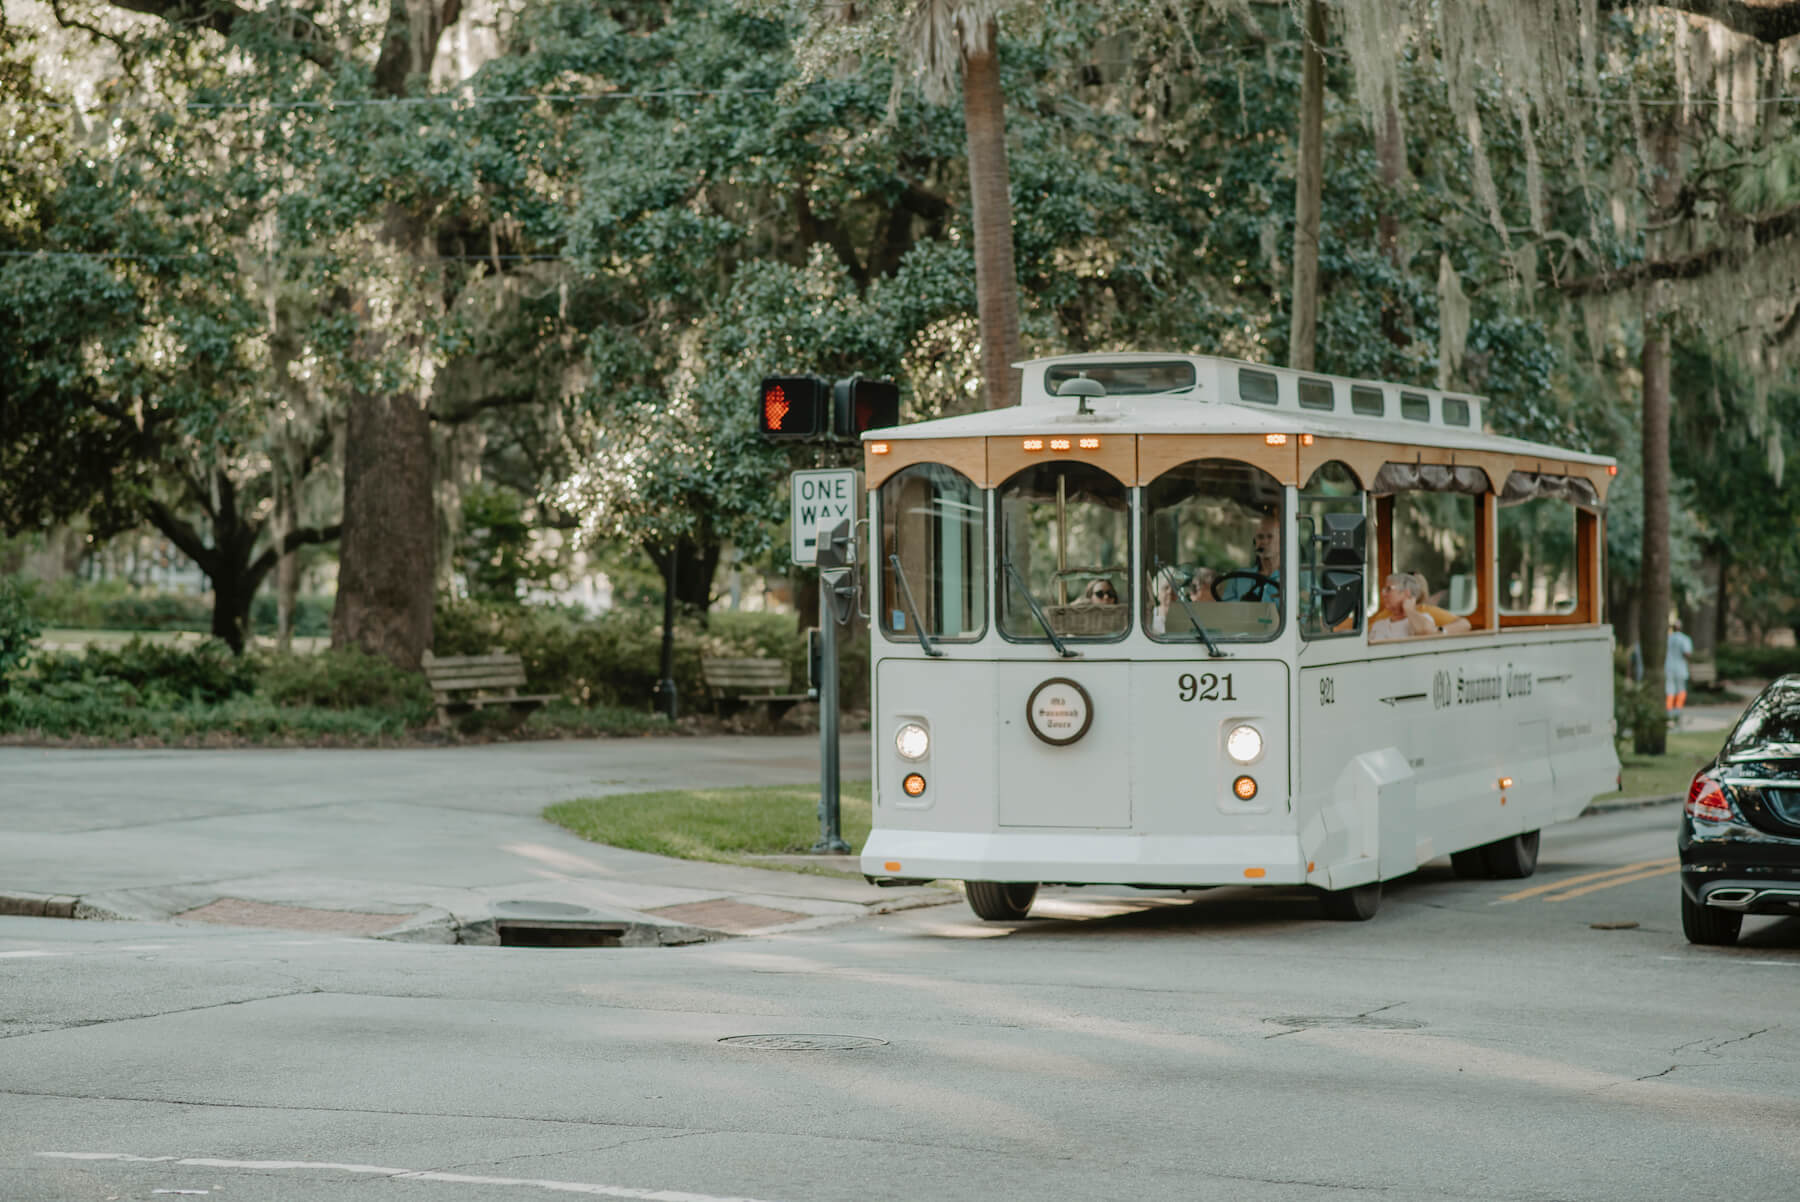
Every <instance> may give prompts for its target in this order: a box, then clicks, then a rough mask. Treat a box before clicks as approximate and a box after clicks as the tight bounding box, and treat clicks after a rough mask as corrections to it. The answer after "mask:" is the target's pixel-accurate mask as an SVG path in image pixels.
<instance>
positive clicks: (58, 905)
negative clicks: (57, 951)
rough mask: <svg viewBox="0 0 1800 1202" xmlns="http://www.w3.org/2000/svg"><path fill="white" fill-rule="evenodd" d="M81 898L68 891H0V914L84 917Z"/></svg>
mask: <svg viewBox="0 0 1800 1202" xmlns="http://www.w3.org/2000/svg"><path fill="white" fill-rule="evenodd" d="M80 905H81V899H80V898H79V897H76V896H74V895H73V894H68V893H9V892H0V914H5V915H9V916H12V917H17V918H84V917H86V915H83V914H78V913H76V911H77V909H78V908H79V907H80Z"/></svg>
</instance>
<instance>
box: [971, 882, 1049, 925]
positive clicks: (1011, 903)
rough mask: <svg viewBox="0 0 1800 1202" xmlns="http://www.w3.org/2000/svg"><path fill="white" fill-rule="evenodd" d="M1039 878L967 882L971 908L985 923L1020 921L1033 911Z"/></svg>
mask: <svg viewBox="0 0 1800 1202" xmlns="http://www.w3.org/2000/svg"><path fill="white" fill-rule="evenodd" d="M1037 891H1038V887H1037V882H1036V881H964V882H963V894H964V895H965V896H966V897H968V899H969V909H971V910H973V911H975V917H977V918H980V919H982V920H984V921H986V922H1017V921H1018V920H1019V919H1021V918H1024V917H1025V916H1026V915H1027V914H1029V913H1030V912H1031V903H1032V902H1033V901H1034V900H1036V898H1037Z"/></svg>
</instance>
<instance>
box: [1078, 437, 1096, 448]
mask: <svg viewBox="0 0 1800 1202" xmlns="http://www.w3.org/2000/svg"><path fill="white" fill-rule="evenodd" d="M1079 445H1080V447H1081V449H1082V450H1084V451H1098V450H1099V449H1100V440H1099V439H1098V438H1083V439H1081V440H1080V444H1079Z"/></svg>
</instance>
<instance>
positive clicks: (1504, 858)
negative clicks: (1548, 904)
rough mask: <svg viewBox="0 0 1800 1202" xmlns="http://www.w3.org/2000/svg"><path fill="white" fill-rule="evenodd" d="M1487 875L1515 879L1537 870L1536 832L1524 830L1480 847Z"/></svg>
mask: <svg viewBox="0 0 1800 1202" xmlns="http://www.w3.org/2000/svg"><path fill="white" fill-rule="evenodd" d="M1481 855H1482V858H1483V859H1484V860H1486V861H1487V869H1488V875H1490V876H1497V877H1499V878H1500V879H1501V880H1503V881H1516V880H1520V879H1521V878H1524V877H1528V876H1530V875H1531V874H1532V873H1534V872H1536V871H1537V858H1538V832H1536V831H1526V832H1525V833H1524V834H1522V835H1514V836H1513V837H1512V838H1510V839H1496V840H1494V841H1493V842H1492V843H1489V844H1487V845H1486V846H1484V847H1482V848H1481Z"/></svg>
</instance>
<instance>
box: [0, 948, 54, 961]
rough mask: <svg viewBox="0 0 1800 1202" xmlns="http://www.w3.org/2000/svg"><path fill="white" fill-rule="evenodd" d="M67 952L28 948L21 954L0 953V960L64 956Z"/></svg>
mask: <svg viewBox="0 0 1800 1202" xmlns="http://www.w3.org/2000/svg"><path fill="white" fill-rule="evenodd" d="M68 954H69V953H67V952H47V951H44V950H43V949H41V948H30V949H28V950H26V951H22V952H0V960H23V959H24V958H25V957H27V956H66V955H68Z"/></svg>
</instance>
